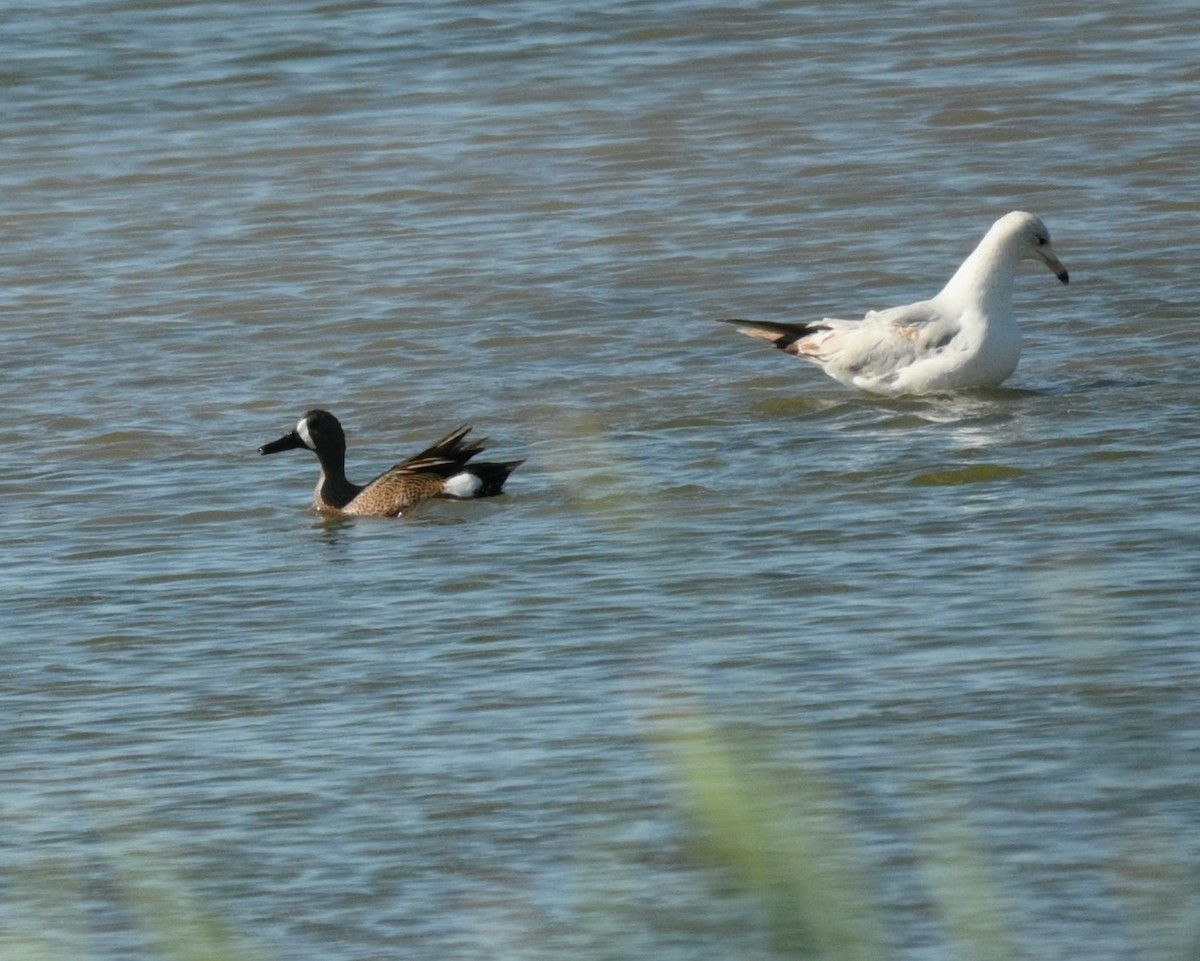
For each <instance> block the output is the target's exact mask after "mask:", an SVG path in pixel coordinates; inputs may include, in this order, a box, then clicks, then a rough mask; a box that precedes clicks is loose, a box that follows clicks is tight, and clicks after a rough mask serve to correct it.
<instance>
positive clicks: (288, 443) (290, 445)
mask: <svg viewBox="0 0 1200 961" xmlns="http://www.w3.org/2000/svg"><path fill="white" fill-rule="evenodd" d="M306 446H308V445H306V444H305V443H304V441H302V440H301V439H300V435H299V434H297V433H296V432H295V431H292V432H291V433H290V434H284V435H283V436H282V437H280V438H279V440H273V441H271V443H269V444H263V445H262V447H260V448H259V449H258V452H259V453H260V454H278V453H279V452H280V451H281V450H294V449H295V448H297V447H306Z"/></svg>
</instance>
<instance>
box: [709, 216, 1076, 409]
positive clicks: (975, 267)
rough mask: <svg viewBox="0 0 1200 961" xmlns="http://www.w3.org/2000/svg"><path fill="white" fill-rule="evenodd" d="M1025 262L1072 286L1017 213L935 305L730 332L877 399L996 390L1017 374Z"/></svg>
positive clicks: (1042, 233)
mask: <svg viewBox="0 0 1200 961" xmlns="http://www.w3.org/2000/svg"><path fill="white" fill-rule="evenodd" d="M1022 260H1036V261H1040V262H1041V263H1043V264H1045V265H1046V266H1047V267H1049V268H1050V270H1051V271H1053V273H1054V276H1056V277H1057V278H1058V279H1059V280H1061V281H1062V282H1063V283H1064V284H1065V283H1066V282H1067V268H1066V267H1064V266H1063V265H1062V262H1061V261H1060V260H1059V259H1058V257H1057V256H1055V253H1054V248H1053V247H1052V246H1051V245H1050V232H1049V231H1048V230H1046V225H1045V224H1044V223H1042V222H1041V221H1040V220H1039V219H1038V218H1037V217H1035V216H1033V214H1027V213H1023V212H1022V211H1019V210H1016V211H1013V212H1012V213H1011V214H1006V215H1005V216H1003V217H1001V218H1000V219H999V220H997V221H996V222H995V223H994V224H992V227H991V229H990V230H989V231H988V232H987V233H986V234H985V235H984V238H983V240H981V241H980V242H979V246H977V247H976V248H975V250H974V252H973V253H972V254H971V255H970V256H969V257H968V258H967V259H966V260H964V261H963V263H962V266H961V267H959V268H958V271H957V272H956V273H955V274H954V276H953V277H951V278H950V282H949V283H948V284H946V286H945V287H943V288H942V290H941V293H939V294H938V295H937V296H935V297H934V298H933V299H932V300H923V301H921V302H919V303H916V304H909V305H908V306H907V307H893V308H891V309H890V310H880V311H874V310H873V311H871V312H870V313H868V314H867V315H866V317H864V318H863V319H862V320H834V319H833V318H826V319H825V320H819V321H815V322H813V323H807V324H777V323H774V322H772V321H763V322H759V321H753V320H730V321H726V322H727V323H730V324H739V325H741V327H742V333H743V334H749V335H750V336H751V337H761V338H763V339H764V340H768V341H770V342H771V343H772V344H774V345H775V346H776V347H778V348H779V349H780V350H783V351H786V352H787V353H789V354H793V355H795V356H796V357H801V358H803V359H805V360H810V361H812V362H813V363H816V364H819V365H820V366H821V367H823V368H824V369H825V373H827V374H828V375H829V376H830V377H832V378H834V379H835V380H838V381H841V382H842V383H843V384H846V385H848V386H850V387H858V388H859V389H861V390H866V391H871V392H872V393H876V394H891V395H900V394H928V393H935V392H938V391H944V390H962V389H964V388H970V387H995V386H997V385H998V384H1000V383H1002V382H1003V381H1004V380H1005V379H1006V378H1007V377H1008V376H1009V375H1010V374H1011V373H1012V372H1013V371H1014V370H1016V367H1017V360H1018V358H1020V356H1021V331H1020V328H1018V326H1017V318H1016V317H1015V316H1014V315H1013V309H1012V287H1013V278H1014V276H1015V275H1016V272H1017V264H1018V263H1020V262H1021V261H1022Z"/></svg>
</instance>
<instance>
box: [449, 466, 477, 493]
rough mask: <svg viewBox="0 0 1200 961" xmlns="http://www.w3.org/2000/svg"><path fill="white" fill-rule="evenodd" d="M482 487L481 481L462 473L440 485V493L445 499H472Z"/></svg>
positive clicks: (469, 474) (467, 473) (465, 472)
mask: <svg viewBox="0 0 1200 961" xmlns="http://www.w3.org/2000/svg"><path fill="white" fill-rule="evenodd" d="M482 486H483V481H481V480H480V479H479V478H478V477H476V476H475V475H474V474H471V473H469V472H468V471H463V472H462V473H461V474H455V475H454V476H453V477H448V478H447V479H446V483H445V484H443V485H442V493H443V494H445V495H446V496H447V497H474V496H475V495H476V494H478V493H479V488H481V487H482Z"/></svg>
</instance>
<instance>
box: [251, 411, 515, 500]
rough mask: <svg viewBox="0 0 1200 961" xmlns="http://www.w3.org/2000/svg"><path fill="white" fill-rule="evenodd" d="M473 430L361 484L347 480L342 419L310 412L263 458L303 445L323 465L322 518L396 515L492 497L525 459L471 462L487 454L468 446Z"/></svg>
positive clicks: (265, 449)
mask: <svg viewBox="0 0 1200 961" xmlns="http://www.w3.org/2000/svg"><path fill="white" fill-rule="evenodd" d="M470 430H471V428H470V427H460V428H458V430H455V431H451V432H450V433H449V434H447V435H446V436H445V437H443V438H442V439H441V440H439V441H438V442H437V443H436V444H434V445H433V446H432V447H429V448H427V449H426V450H423V451H421V452H420V453H419V454H414V455H413V456H412V457H409V458H408V459H406V460H402V461H401V462H400V463H399V464H397V465H396V466H395V467H391V468H388V469H387V470H385V471H384V472H383V473H382V474H380V475H379V476H378V477H376V478H375V479H374V480H373V481H371V482H370V483H368V484H365V485H363V486H361V487H360V486H359V485H358V484H352V483H350V481H348V480H347V479H346V434H345V432H344V431H343V430H342V425H341V424H340V423H338V419H337V418H336V417H334V416H333V414H331V413H329V412H328V411H325V410H310V411H309V412H308V413H307V414H305V415H304V416H303V417H302V418H300V423H298V424H297V425H296V428H295V430H293V431H292V432H291V433H289V434H284V436H283V437H280V438H279V440H276V441H272V442H271V443H269V444H264V445H263V446H262V447H260V448H259V449H258V452H259V453H260V454H275V453H278V452H279V451H281V450H292V449H293V448H296V447H304V448H307V449H308V450H311V451H312V452H313V453H315V454H316V455H317V459H318V460H319V461H320V462H321V477H320V480H318V481H317V489H316V492H315V493H314V494H313V509H314V510H316V511H318V512H319V513H322V514H370V515H373V516H376V517H396V516H397V515H399V514H401V513H403V512H404V511H406V510H408V509H409V508H410V507H412V506H413V505H414V504H417V503H419V502H420V501H423V500H427V499H428V498H430V497H453V498H458V499H466V498H470V497H491V496H493V495H495V494H499V493H500V492H501V489H502V488H503V487H504V482H505V480H507V479H508V475H509V474H510V473H512V471H513V470H515V469H516V467H517V466H518V465H520V464H522V463H524V462H523V461H519V460H514V461H507V462H505V463H503V464H468V463H467V461H469V460H470V459H471V458H472V457H474V456H475V455H476V454H478V453H479V452H480V451H482V450H483V445H484V441H483V440H477V441H472V442H470V443H468V442H467V441H466V440H465V438H466V436H467V433H468V432H469V431H470Z"/></svg>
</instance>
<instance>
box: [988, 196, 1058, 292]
mask: <svg viewBox="0 0 1200 961" xmlns="http://www.w3.org/2000/svg"><path fill="white" fill-rule="evenodd" d="M988 233H989V234H992V235H993V236H995V237H996V238H997V240H998V241H999V242H1000V243H1002V244H1004V245H1005V246H1006V247H1007V246H1010V245H1011V247H1012V248H1013V249H1014V250H1015V251H1016V252H1017V254H1018V258H1017V259H1018V260H1040V261H1041V262H1042V263H1043V264H1045V265H1046V266H1047V267H1048V268H1050V271H1051V273H1053V274H1054V276H1055V277H1057V278H1058V279H1059V280H1061V281H1062V282H1063V283H1064V284H1065V283H1066V282H1067V280H1068V276H1067V268H1066V267H1064V266H1063V263H1062V261H1061V260H1059V259H1058V256H1057V255H1056V254H1055V253H1054V247H1053V246H1052V245H1051V243H1050V231H1049V230H1047V229H1046V225H1045V224H1044V223H1042V221H1041V219H1040V218H1038V217H1035V216H1034V215H1033V214H1027V213H1025V211H1023V210H1014V211H1013V212H1012V213H1010V214H1005V215H1004V216H1003V217H1001V218H1000V219H999V220H997V221H996V222H995V223H994V224H992V229H991V230H989V231H988Z"/></svg>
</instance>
